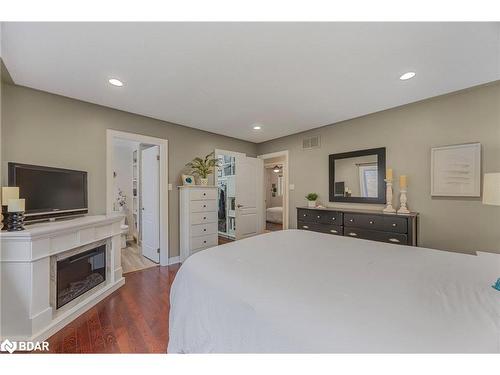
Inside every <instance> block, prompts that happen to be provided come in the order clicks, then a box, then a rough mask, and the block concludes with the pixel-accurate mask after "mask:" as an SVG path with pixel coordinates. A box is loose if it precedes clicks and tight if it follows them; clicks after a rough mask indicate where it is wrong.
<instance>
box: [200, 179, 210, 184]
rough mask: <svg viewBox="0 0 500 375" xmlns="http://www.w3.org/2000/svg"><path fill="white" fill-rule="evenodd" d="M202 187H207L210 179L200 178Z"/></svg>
mask: <svg viewBox="0 0 500 375" xmlns="http://www.w3.org/2000/svg"><path fill="white" fill-rule="evenodd" d="M200 185H203V186H207V185H208V178H200Z"/></svg>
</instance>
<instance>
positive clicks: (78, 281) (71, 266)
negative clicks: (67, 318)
mask: <svg viewBox="0 0 500 375" xmlns="http://www.w3.org/2000/svg"><path fill="white" fill-rule="evenodd" d="M104 281H106V244H102V245H100V246H96V247H94V248H92V249H89V250H87V251H84V252H81V253H78V254H75V255H73V256H70V257H68V258H64V259H61V260H58V261H57V263H56V308H57V309H59V308H60V307H62V306H64V305H66V304H67V303H68V302H71V301H72V300H74V299H75V298H77V297H79V296H81V295H82V294H83V293H85V292H87V291H89V290H91V289H92V288H94V287H96V286H97V285H99V284H101V283H103V282H104Z"/></svg>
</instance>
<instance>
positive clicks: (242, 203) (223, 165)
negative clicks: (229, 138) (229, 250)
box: [215, 150, 264, 244]
mask: <svg viewBox="0 0 500 375" xmlns="http://www.w3.org/2000/svg"><path fill="white" fill-rule="evenodd" d="M215 156H216V157H217V158H218V160H219V166H218V167H217V170H216V174H215V185H216V186H217V188H218V189H217V190H218V196H217V204H218V233H219V244H223V243H226V242H228V241H234V240H239V239H242V238H246V237H250V236H254V235H257V234H260V233H262V232H263V231H264V225H263V223H264V210H263V204H262V202H263V195H264V189H263V181H264V164H263V161H262V160H260V159H258V158H253V157H249V156H246V155H245V154H243V153H239V152H233V151H225V150H215Z"/></svg>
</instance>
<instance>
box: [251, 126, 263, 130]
mask: <svg viewBox="0 0 500 375" xmlns="http://www.w3.org/2000/svg"><path fill="white" fill-rule="evenodd" d="M260 129H262V126H260V125H254V126H253V130H260Z"/></svg>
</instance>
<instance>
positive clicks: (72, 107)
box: [1, 84, 257, 256]
mask: <svg viewBox="0 0 500 375" xmlns="http://www.w3.org/2000/svg"><path fill="white" fill-rule="evenodd" d="M2 89H3V90H2V107H3V108H2V120H3V121H2V133H1V135H2V140H1V144H2V158H1V160H2V164H3V168H2V169H3V177H4V181H6V178H7V177H6V176H7V162H8V161H17V162H22V163H30V164H39V165H49V166H54V167H62V168H71V169H80V170H85V171H88V173H89V206H90V207H89V208H90V213H91V214H104V213H105V212H106V176H105V174H106V129H115V130H121V131H126V132H133V133H140V134H144V135H149V136H153V137H160V138H166V139H168V152H169V160H168V163H169V182H170V183H172V184H173V185H174V186H177V185H179V184H180V174H181V173H182V170H183V168H184V165H185V164H186V163H187V162H188V161H190V160H191V159H193V158H194V157H195V156H200V155H206V154H207V153H209V152H211V151H213V150H214V149H215V148H218V149H224V150H234V151H239V152H245V153H247V154H248V155H249V156H255V155H256V151H257V146H256V145H255V144H253V143H250V142H245V141H240V140H237V139H234V138H229V137H224V136H221V135H216V134H212V133H208V132H204V131H200V130H196V129H192V128H188V127H184V126H180V125H175V124H171V123H168V122H164V121H159V120H154V119H151V118H148V117H143V116H139V115H134V114H131V113H127V112H122V111H118V110H114V109H110V108H107V107H102V106H98V105H94V104H90V103H85V102H81V101H78V100H73V99H69V98H65V97H62V96H58V95H52V94H48V93H45V92H41V91H36V90H32V89H29V88H24V87H20V86H14V85H10V84H2ZM169 237H170V240H169V242H170V255H171V256H176V255H178V254H179V197H178V191H177V189H174V190H173V191H172V192H170V194H169Z"/></svg>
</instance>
